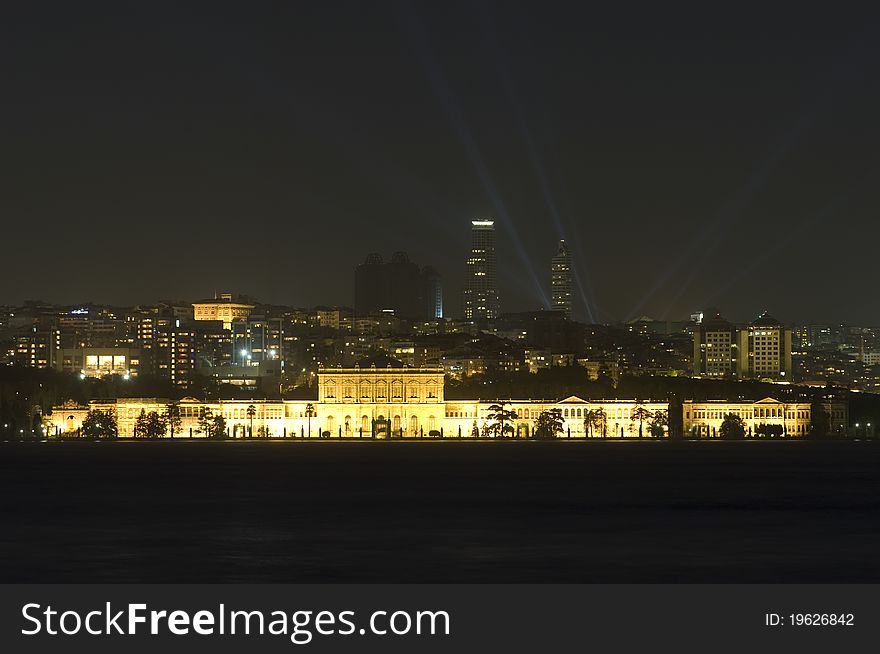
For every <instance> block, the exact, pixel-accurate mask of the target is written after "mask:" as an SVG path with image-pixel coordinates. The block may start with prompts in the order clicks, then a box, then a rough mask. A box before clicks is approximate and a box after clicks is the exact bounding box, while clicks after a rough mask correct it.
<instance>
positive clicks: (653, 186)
mask: <svg viewBox="0 0 880 654" xmlns="http://www.w3.org/2000/svg"><path fill="white" fill-rule="evenodd" d="M6 4H12V3H6ZM19 4H23V5H27V7H26V8H24V9H21V8H19V9H17V10H13V9H9V8H4V9H2V10H0V81H2V96H0V124H2V131H0V135H2V136H0V153H2V154H0V162H2V181H0V215H2V220H3V225H4V235H3V242H4V246H3V248H2V254H0V275H2V286H0V291H2V292H0V301H6V302H19V301H21V300H23V299H25V298H32V299H36V298H40V299H45V300H48V301H57V302H80V301H89V300H91V301H96V302H110V303H135V302H153V301H157V300H159V299H162V298H180V299H193V298H197V297H203V296H209V295H211V294H212V293H213V292H214V291H215V290H217V291H223V290H229V291H233V292H236V293H247V294H250V295H253V296H256V297H258V298H261V299H263V300H265V301H271V302H278V303H286V304H294V305H300V306H307V305H314V304H319V303H323V304H332V303H340V304H350V303H351V302H352V300H353V269H354V266H355V265H356V264H358V263H360V262H361V261H362V260H363V258H364V257H365V256H366V254H367V253H368V252H372V251H378V252H381V253H383V254H384V255H385V256H386V257H389V256H390V255H391V253H392V252H393V251H395V250H405V251H407V252H409V254H410V257H411V258H412V259H413V260H414V261H416V262H417V263H420V264H432V265H434V266H435V267H437V268H438V269H439V270H440V272H441V274H442V275H443V277H444V282H445V284H446V289H447V292H446V302H447V307H448V309H449V313H450V314H452V315H456V314H458V312H459V308H460V288H461V282H462V279H463V273H464V259H465V256H466V251H467V247H468V239H469V234H468V229H469V225H470V220H471V219H472V218H475V217H494V218H495V219H496V220H497V221H499V224H500V238H499V268H500V271H499V276H500V279H501V295H502V305H503V308H504V309H505V310H518V309H531V308H538V307H540V306H543V305H544V303H545V298H546V295H547V294H548V292H549V289H548V287H549V270H548V269H549V259H550V257H551V256H552V255H553V253H554V251H555V243H556V240H557V239H558V238H560V237H561V236H563V237H565V238H566V239H567V240H568V242H569V243H570V248H571V250H572V251H573V254H574V265H575V268H576V270H577V271H578V276H579V278H580V280H581V284H580V286H579V288H578V290H577V291H576V296H577V306H576V317H579V318H582V319H585V318H588V317H589V316H593V317H595V318H597V319H601V320H614V319H627V318H630V317H634V316H637V315H642V314H647V315H651V316H655V317H658V318H664V317H665V318H669V319H680V318H682V317H684V316H686V315H687V314H689V313H690V312H691V311H693V310H696V309H699V308H703V307H704V306H707V305H710V304H711V305H716V306H719V307H721V308H722V309H723V310H724V312H725V313H726V314H727V315H728V316H729V317H731V318H733V319H748V318H750V317H752V316H753V315H755V314H757V313H758V312H760V311H762V310H764V309H767V310H770V311H771V313H773V314H775V315H776V316H777V317H778V318H780V319H782V320H784V321H787V322H791V321H807V320H812V321H848V322H854V323H865V324H880V302H878V301H877V280H878V278H880V275H878V264H877V262H878V258H880V248H878V243H880V239H878V237H880V227H878V215H880V212H878V209H880V197H878V194H880V191H878V189H880V184H878V181H880V180H878V177H880V170H878V165H880V147H878V146H880V128H878V119H880V84H878V80H880V74H878V73H880V66H878V64H880V33H878V22H877V20H876V18H877V17H876V16H874V15H870V16H869V15H859V14H855V13H850V12H847V11H844V10H843V9H841V10H840V11H839V12H836V11H835V8H836V7H837V5H836V4H833V5H825V6H823V7H821V8H817V9H816V10H815V12H813V10H812V9H808V8H806V7H807V5H806V4H803V3H802V4H800V5H796V4H794V3H791V4H790V5H789V6H788V7H787V10H785V11H783V10H778V11H775V13H774V11H773V10H769V9H767V8H766V7H762V8H761V9H760V10H758V11H755V12H754V13H752V12H751V11H749V10H746V9H744V8H742V7H741V6H739V5H736V4H733V5H731V4H722V5H717V6H714V7H712V8H711V9H710V10H707V11H706V12H705V13H699V12H698V13H695V12H694V11H693V7H691V8H689V9H688V10H687V11H684V10H682V11H681V12H677V11H676V10H674V9H672V8H671V6H670V5H667V4H666V3H651V4H647V3H645V5H646V7H643V8H641V9H640V8H639V7H638V6H634V5H632V4H627V5H626V7H621V8H620V9H617V10H615V9H609V8H603V9H599V8H596V7H594V6H592V5H593V4H595V3H580V2H579V3H575V2H568V3H552V2H546V1H545V2H535V3H514V2H497V3H491V2H464V3H459V2H449V1H446V2H432V3H425V4H421V3H417V4H414V3H405V2H360V3H358V2H334V1H332V0H322V1H321V2H277V3H272V4H264V3H250V2H239V3H235V5H234V6H228V7H227V6H224V5H223V4H222V3H213V4H211V3H200V6H199V8H198V9H195V8H183V7H182V6H178V7H176V8H167V9H166V8H163V7H162V6H161V5H160V4H159V3H153V2H132V3H125V2H116V3H113V4H108V5H102V6H101V7H95V8H94V9H93V10H86V9H84V8H83V7H82V6H81V3H64V4H60V5H59V6H49V5H46V4H45V3H19ZM85 4H88V3H85ZM177 4H178V5H181V4H182V3H177ZM608 4H610V3H608ZM659 4H663V8H662V10H661V9H660V8H659V7H654V5H659ZM712 4H714V3H712ZM771 4H772V3H771ZM25 11H26V12H28V13H27V15H25V14H24V13H22V12H25ZM16 12H17V13H16ZM584 300H586V303H585V302H584Z"/></svg>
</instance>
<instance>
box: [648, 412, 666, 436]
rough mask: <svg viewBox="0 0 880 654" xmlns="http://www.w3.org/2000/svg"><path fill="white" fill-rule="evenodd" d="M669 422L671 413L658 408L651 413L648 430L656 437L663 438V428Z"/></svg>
mask: <svg viewBox="0 0 880 654" xmlns="http://www.w3.org/2000/svg"><path fill="white" fill-rule="evenodd" d="M668 424H669V414H667V412H666V411H664V410H663V409H658V410H657V411H655V412H654V413H652V414H651V418H650V422H649V423H648V431H649V432H650V433H651V436H653V437H654V438H663V435H664V433H665V432H664V429H663V428H664V427H666V426H667V425H668Z"/></svg>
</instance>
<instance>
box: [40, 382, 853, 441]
mask: <svg viewBox="0 0 880 654" xmlns="http://www.w3.org/2000/svg"><path fill="white" fill-rule="evenodd" d="M169 404H171V401H170V400H167V399H161V398H125V399H122V398H120V399H118V400H95V401H93V402H91V403H89V405H87V406H81V405H77V404H76V403H67V404H64V405H61V406H56V407H54V408H53V410H52V413H51V414H50V415H49V416H46V417H45V426H46V431H47V433H48V434H54V435H61V434H68V435H74V434H76V433H77V432H78V431H79V430H80V429H81V427H82V423H83V420H84V419H85V417H86V414H87V413H88V411H89V410H90V409H96V410H101V411H107V412H110V413H112V414H113V415H115V416H116V419H117V424H118V429H119V436H120V437H121V438H131V437H133V435H134V427H135V423H136V421H137V418H138V416H139V415H140V414H141V412H142V411H144V412H146V413H150V412H153V411H155V412H157V413H159V414H162V413H164V412H165V411H166V410H167V408H168V406H169ZM175 404H176V406H177V408H178V410H179V414H180V417H181V425H180V428H179V429H178V430H177V432H176V437H193V438H199V437H204V434H203V433H201V432H200V429H201V426H200V419H201V418H202V416H204V415H205V413H206V412H210V414H211V415H212V416H218V415H219V416H223V418H224V420H225V422H226V430H227V436H228V437H229V438H244V437H246V436H253V437H270V438H272V437H274V438H301V439H306V438H324V439H330V438H375V439H384V438H473V437H477V436H486V435H487V434H488V433H489V432H490V431H491V430H490V426H491V425H492V424H493V423H492V421H491V417H490V415H491V414H492V412H493V406H495V405H500V406H502V407H503V408H504V409H505V410H506V411H507V412H509V413H511V412H512V415H515V416H516V418H510V419H509V420H508V422H507V423H505V425H504V431H505V433H509V435H511V436H517V437H520V438H526V437H529V436H531V435H533V434H534V430H535V425H536V422H537V421H538V418H539V416H540V415H541V414H542V413H543V412H545V411H550V410H558V411H559V413H560V416H561V417H562V419H563V421H564V422H563V425H562V433H561V434H559V435H558V437H560V438H624V439H626V438H639V437H644V438H648V437H651V436H660V435H662V436H663V437H666V436H668V435H669V431H668V430H669V425H671V424H681V425H682V426H683V429H684V434H685V435H691V436H697V437H701V438H717V437H718V436H719V433H718V432H719V430H720V427H721V423H722V422H723V420H724V416H725V415H726V414H728V413H733V414H735V415H738V416H739V417H741V418H742V419H743V421H744V422H745V424H746V429H747V431H748V432H749V433H750V434H752V435H757V434H759V433H760V430H759V427H760V426H762V425H781V426H782V430H781V432H780V433H782V434H784V435H786V436H791V437H801V436H804V435H806V434H807V433H808V430H809V426H810V420H811V415H810V414H811V405H810V404H808V403H783V402H779V401H777V400H774V399H770V398H766V399H764V400H760V401H757V402H735V403H730V402H726V401H710V402H693V401H691V400H687V401H685V402H684V403H683V407H682V408H681V409H680V411H681V414H680V415H677V416H670V415H669V404H668V403H666V402H642V401H637V400H598V401H597V400H585V399H583V398H580V397H577V396H571V397H567V398H565V399H562V400H558V401H547V400H524V399H523V400H517V399H513V400H449V401H447V400H446V399H445V397H444V394H443V370H442V369H441V368H392V367H386V368H377V367H374V366H371V367H369V368H323V369H320V370H319V372H318V397H317V398H316V399H315V400H246V399H245V400H220V401H207V402H202V401H199V400H196V399H192V398H188V399H183V400H180V401H178V402H176V403H175ZM826 412H827V413H828V414H829V417H830V420H831V429H832V431H833V432H835V433H837V432H843V431H845V430H846V426H847V424H848V412H847V406H846V403H845V402H833V403H831V402H827V403H826ZM166 435H167V434H166Z"/></svg>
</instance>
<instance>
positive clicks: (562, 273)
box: [550, 240, 571, 319]
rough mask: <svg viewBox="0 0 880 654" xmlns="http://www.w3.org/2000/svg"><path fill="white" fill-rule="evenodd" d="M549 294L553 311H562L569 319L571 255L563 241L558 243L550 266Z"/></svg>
mask: <svg viewBox="0 0 880 654" xmlns="http://www.w3.org/2000/svg"><path fill="white" fill-rule="evenodd" d="M550 292H551V295H552V298H553V309H554V310H556V311H564V312H565V317H566V318H569V319H571V255H570V254H569V253H568V250H566V249H565V241H563V240H560V241H559V249H558V250H557V251H556V256H555V257H553V260H552V262H551V264H550Z"/></svg>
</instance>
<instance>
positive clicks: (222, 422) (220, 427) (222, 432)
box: [212, 413, 226, 438]
mask: <svg viewBox="0 0 880 654" xmlns="http://www.w3.org/2000/svg"><path fill="white" fill-rule="evenodd" d="M212 427H213V429H212V437H213V438H225V437H226V418H224V417H223V416H222V414H219V413H218V414H217V415H216V416H214V424H213V425H212Z"/></svg>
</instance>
